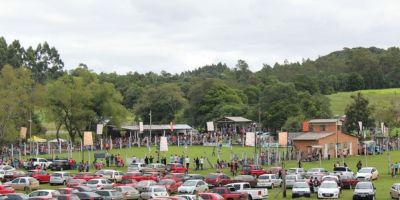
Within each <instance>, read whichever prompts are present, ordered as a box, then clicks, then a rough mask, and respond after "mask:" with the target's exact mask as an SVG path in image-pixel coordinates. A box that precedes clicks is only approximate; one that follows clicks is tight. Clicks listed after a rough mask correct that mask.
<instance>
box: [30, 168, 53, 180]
mask: <svg viewBox="0 0 400 200" xmlns="http://www.w3.org/2000/svg"><path fill="white" fill-rule="evenodd" d="M28 176H30V177H33V178H35V179H36V180H38V181H39V182H40V183H48V182H50V174H49V173H48V172H46V171H44V170H41V169H34V170H29V171H28Z"/></svg>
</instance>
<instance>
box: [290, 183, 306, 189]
mask: <svg viewBox="0 0 400 200" xmlns="http://www.w3.org/2000/svg"><path fill="white" fill-rule="evenodd" d="M293 187H294V188H309V186H308V184H307V183H304V182H297V183H295V184H294V185H293Z"/></svg>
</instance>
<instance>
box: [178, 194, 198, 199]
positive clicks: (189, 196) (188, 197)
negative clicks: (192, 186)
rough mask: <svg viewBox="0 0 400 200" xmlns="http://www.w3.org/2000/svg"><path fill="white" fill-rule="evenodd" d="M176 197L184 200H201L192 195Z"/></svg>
mask: <svg viewBox="0 0 400 200" xmlns="http://www.w3.org/2000/svg"><path fill="white" fill-rule="evenodd" d="M177 197H182V198H183V199H185V200H203V198H201V196H198V195H194V194H180V195H177Z"/></svg>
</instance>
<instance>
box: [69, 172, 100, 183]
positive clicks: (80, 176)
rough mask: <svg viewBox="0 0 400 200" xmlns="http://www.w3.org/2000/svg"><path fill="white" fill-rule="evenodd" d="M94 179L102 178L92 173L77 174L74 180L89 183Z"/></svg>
mask: <svg viewBox="0 0 400 200" xmlns="http://www.w3.org/2000/svg"><path fill="white" fill-rule="evenodd" d="M94 178H100V176H97V175H94V174H93V173H90V172H81V173H78V174H76V175H75V176H74V177H73V179H82V180H85V181H88V180H91V179H94Z"/></svg>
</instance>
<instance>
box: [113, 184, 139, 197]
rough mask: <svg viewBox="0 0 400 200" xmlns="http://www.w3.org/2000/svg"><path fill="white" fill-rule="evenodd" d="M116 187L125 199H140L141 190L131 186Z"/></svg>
mask: <svg viewBox="0 0 400 200" xmlns="http://www.w3.org/2000/svg"><path fill="white" fill-rule="evenodd" d="M114 189H115V190H116V191H119V192H121V193H122V194H123V196H124V198H125V199H139V197H140V193H139V191H137V190H136V189H135V188H134V187H131V186H117V187H115V188H114Z"/></svg>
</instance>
